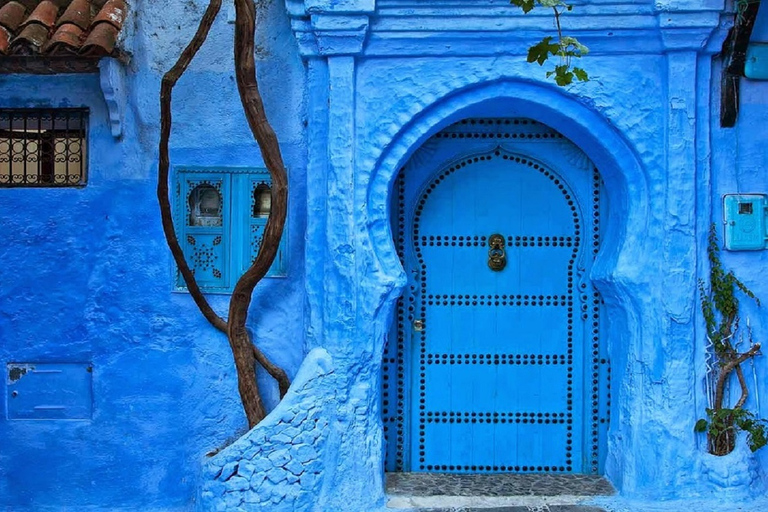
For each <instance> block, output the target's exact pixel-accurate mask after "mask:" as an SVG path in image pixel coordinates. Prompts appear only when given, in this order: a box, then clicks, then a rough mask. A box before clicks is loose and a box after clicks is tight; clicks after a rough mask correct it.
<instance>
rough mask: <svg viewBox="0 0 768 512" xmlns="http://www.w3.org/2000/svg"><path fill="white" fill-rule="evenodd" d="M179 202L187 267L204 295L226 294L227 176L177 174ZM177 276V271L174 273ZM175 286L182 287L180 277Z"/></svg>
mask: <svg viewBox="0 0 768 512" xmlns="http://www.w3.org/2000/svg"><path fill="white" fill-rule="evenodd" d="M177 176H178V179H179V180H180V182H181V183H180V191H181V201H180V202H179V204H178V205H177V215H178V219H177V226H178V227H180V228H181V229H179V230H178V233H179V242H180V244H181V247H182V249H183V251H184V256H185V257H186V259H187V263H188V264H189V266H190V268H191V269H192V271H193V272H194V274H195V278H196V279H197V282H198V284H199V285H200V288H202V289H203V290H205V291H213V292H226V291H229V289H230V287H231V270H230V264H229V257H230V255H229V251H230V249H229V247H230V232H229V222H230V207H231V203H232V197H231V189H230V183H229V182H230V179H229V176H227V175H225V174H221V173H198V172H180V173H179V174H178V175H177ZM177 274H178V271H177ZM177 285H178V286H179V287H182V288H183V287H184V282H183V280H182V279H181V276H180V275H178V277H177Z"/></svg>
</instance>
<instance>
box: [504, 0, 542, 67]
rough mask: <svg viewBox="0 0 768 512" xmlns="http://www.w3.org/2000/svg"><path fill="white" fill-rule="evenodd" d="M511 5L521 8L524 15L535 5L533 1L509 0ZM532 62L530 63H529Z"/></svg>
mask: <svg viewBox="0 0 768 512" xmlns="http://www.w3.org/2000/svg"><path fill="white" fill-rule="evenodd" d="M509 3H511V4H512V5H516V6H517V7H519V8H521V9H522V10H523V12H524V13H526V14H527V13H529V12H531V10H532V9H533V7H534V6H535V5H536V1H535V0H510V2H509ZM529 62H532V61H529Z"/></svg>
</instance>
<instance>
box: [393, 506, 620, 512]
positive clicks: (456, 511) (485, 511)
mask: <svg viewBox="0 0 768 512" xmlns="http://www.w3.org/2000/svg"><path fill="white" fill-rule="evenodd" d="M393 510H396V509H393ZM409 510H410V512H606V511H605V509H602V508H597V507H587V506H581V505H552V506H549V505H543V506H531V507H492V508H476V507H473V508H465V507H460V508H455V507H452V508H418V509H409Z"/></svg>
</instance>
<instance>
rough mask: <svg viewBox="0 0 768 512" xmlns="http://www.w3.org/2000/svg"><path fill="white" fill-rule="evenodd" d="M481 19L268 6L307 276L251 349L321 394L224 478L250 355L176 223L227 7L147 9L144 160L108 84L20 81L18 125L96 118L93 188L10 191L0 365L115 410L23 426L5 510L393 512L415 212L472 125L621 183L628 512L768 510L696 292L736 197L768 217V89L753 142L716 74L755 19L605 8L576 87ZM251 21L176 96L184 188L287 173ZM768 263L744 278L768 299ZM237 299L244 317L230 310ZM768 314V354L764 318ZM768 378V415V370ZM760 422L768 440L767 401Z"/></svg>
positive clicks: (614, 422) (131, 76) (292, 409)
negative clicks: (407, 240) (396, 317)
mask: <svg viewBox="0 0 768 512" xmlns="http://www.w3.org/2000/svg"><path fill="white" fill-rule="evenodd" d="M416 4H418V6H417V5H416ZM474 4H475V5H473V6H468V5H466V4H462V5H461V6H458V7H457V6H456V3H455V2H443V1H438V0H424V1H422V2H404V1H396V0H378V1H374V0H345V1H329V0H328V1H325V0H306V1H300V0H287V1H286V2H285V3H283V2H282V1H279V0H272V1H267V2H260V5H263V6H264V9H265V13H266V14H265V17H264V18H263V19H262V20H261V22H260V27H261V28H262V31H261V32H260V35H259V40H258V48H257V56H258V58H259V62H260V68H259V76H260V78H261V79H262V80H263V81H262V93H263V95H264V99H265V103H266V107H267V112H268V114H269V115H270V118H271V119H272V120H273V124H274V125H275V128H276V130H277V132H278V136H279V137H280V140H281V142H282V145H283V151H284V154H285V158H286V164H287V166H288V168H289V174H290V179H291V183H290V185H291V192H290V206H291V211H290V214H289V228H288V236H289V241H288V248H289V253H290V258H289V272H288V277H287V278H285V279H271V280H268V281H267V282H265V283H263V285H261V286H260V288H259V290H257V292H256V298H255V300H254V305H253V309H252V316H251V323H252V326H253V328H254V329H255V332H256V338H257V340H258V343H259V344H260V345H261V346H262V347H263V348H264V350H265V352H266V353H267V354H269V355H270V356H271V357H272V358H273V359H274V360H275V362H277V363H278V364H281V365H282V366H284V367H285V368H286V369H287V370H288V372H289V374H290V375H291V376H295V378H296V380H295V383H294V386H293V388H292V390H291V392H290V393H289V395H288V396H287V397H286V398H285V399H284V401H283V402H281V403H280V404H279V405H278V406H277V408H276V409H275V410H274V413H273V414H272V415H270V416H269V417H268V418H267V419H266V420H265V421H264V423H262V424H261V425H259V426H257V427H256V428H254V429H253V430H251V431H250V432H248V433H247V434H245V435H244V436H243V437H241V438H240V439H238V440H237V441H235V442H234V443H232V444H231V445H230V446H228V447H227V448H225V449H224V450H223V451H221V452H220V453H218V454H217V455H215V456H213V457H206V456H205V454H206V453H208V452H210V451H212V450H214V449H216V448H218V447H220V446H222V445H224V444H228V443H229V442H230V441H232V440H233V436H236V435H239V434H242V433H243V430H242V429H243V425H244V420H243V416H242V412H241V410H240V406H239V403H238V400H237V394H236V385H235V380H234V370H233V366H232V361H231V354H230V352H229V349H228V347H227V344H226V340H224V339H223V338H222V337H221V335H220V334H218V333H217V332H215V331H214V330H213V329H212V328H210V327H209V326H208V325H206V324H205V322H204V320H203V319H202V318H201V317H200V315H199V314H198V313H197V311H196V309H195V308H194V306H193V305H192V303H191V301H190V299H189V297H188V296H187V295H185V294H180V293H172V292H171V288H172V279H171V260H170V257H169V254H168V251H167V248H166V247H165V244H164V241H163V237H162V233H161V229H160V224H159V215H158V209H157V206H156V200H155V197H154V193H155V192H154V187H155V183H154V176H155V172H156V166H157V152H156V145H157V140H158V133H159V132H158V124H159V119H158V93H159V81H160V77H161V75H162V73H163V72H164V71H165V70H167V69H168V68H169V67H170V65H171V64H172V62H173V59H174V58H175V56H176V55H177V54H178V53H179V51H180V50H181V49H182V48H183V46H184V45H185V44H186V42H187V41H188V39H189V38H190V36H191V34H192V32H193V31H194V28H195V23H196V20H198V19H199V17H200V15H201V13H202V10H203V8H204V2H203V1H201V0H194V1H191V2H182V1H172V2H162V3H161V2H151V1H149V0H144V1H135V2H133V3H132V14H131V18H130V24H129V25H130V26H129V28H128V29H127V31H126V32H127V33H126V39H125V41H124V47H125V48H126V49H127V50H129V51H131V52H132V54H133V58H132V61H131V63H130V65H129V66H128V67H127V69H126V76H127V81H126V84H127V91H128V102H127V103H128V108H127V110H126V112H125V119H124V123H123V128H124V130H125V133H124V135H123V136H122V138H121V139H120V140H116V139H114V138H113V137H112V135H111V134H110V133H109V130H108V127H107V111H106V106H105V104H104V100H103V98H102V96H101V92H100V88H99V82H98V77H96V76H79V77H76V76H60V77H56V79H55V81H52V80H51V79H50V78H45V77H31V76H6V77H0V107H18V106H41V105H45V106H48V105H53V106H83V105H84V106H88V107H90V109H91V124H90V130H91V132H90V148H89V150H90V162H89V163H90V167H89V169H90V178H89V184H88V186H87V187H86V188H84V189H82V190H24V189H16V190H0V205H2V208H0V225H1V226H2V227H3V241H4V243H3V244H2V246H1V247H0V260H2V261H3V262H4V263H5V265H3V266H2V270H0V304H2V307H0V312H2V316H1V317H0V319H1V320H0V340H2V344H1V345H0V361H2V362H4V363H9V362H89V363H92V365H93V401H94V407H93V419H92V420H90V421H72V422H43V421H40V422H29V421H9V420H7V419H2V420H0V442H1V443H2V450H0V507H5V508H6V509H8V510H41V509H44V507H49V508H50V509H52V510H57V509H67V507H82V508H85V509H87V507H92V508H101V509H104V508H108V509H111V510H120V509H124V510H193V509H195V508H196V509H197V510H216V509H220V510H233V509H238V507H239V508H242V509H245V510H269V511H283V510H284V511H294V510H297V511H298V510H315V511H339V512H362V511H366V512H368V511H375V510H380V509H383V506H384V503H385V496H384V490H383V460H382V457H383V449H382V443H383V436H382V430H381V419H380V410H379V385H380V382H379V379H380V376H379V375H380V366H381V357H382V351H383V345H384V339H385V335H386V333H387V332H388V330H389V323H390V321H391V315H392V307H393V303H394V300H395V299H396V298H397V296H398V295H399V293H400V287H401V286H402V285H403V283H404V276H403V272H402V268H401V266H400V264H399V261H398V259H397V257H396V255H395V253H394V249H393V245H392V241H391V233H390V230H389V226H390V223H389V215H390V212H389V211H388V205H389V204H390V202H389V194H390V191H391V187H392V182H393V180H394V178H395V176H396V174H397V171H398V169H400V167H401V166H402V165H403V164H404V163H405V162H406V161H407V160H408V158H409V157H410V155H411V154H413V153H414V152H415V151H416V150H417V149H418V148H419V146H420V145H421V144H422V143H423V142H424V141H425V140H427V139H428V138H429V137H430V136H431V135H432V134H434V133H436V132H437V131H439V130H441V129H442V128H444V127H446V126H448V125H449V124H451V123H452V122H455V121H458V120H460V119H462V118H466V117H470V116H473V117H478V116H489V117H490V116H493V117H499V116H504V117H529V118H533V119H536V120H538V121H541V122H543V123H546V124H548V125H549V126H551V127H553V128H555V129H557V130H559V131H560V132H561V133H563V134H564V135H565V136H567V137H569V138H570V139H571V140H572V141H573V142H574V143H575V144H577V145H578V146H579V147H580V148H581V149H582V150H583V151H584V152H585V153H586V154H587V155H588V156H589V157H590V158H591V159H592V160H593V162H595V164H596V165H597V166H598V168H599V169H600V171H601V173H602V175H603V178H604V180H605V183H606V190H607V193H608V196H609V198H610V205H611V211H610V212H609V221H608V227H607V230H608V231H607V238H606V240H605V242H604V244H603V249H602V252H601V254H600V256H599V258H598V261H597V264H596V266H595V270H594V271H593V276H592V277H593V279H594V280H595V281H596V282H597V285H598V287H599V288H600V290H601V292H602V294H603V297H604V299H605V301H606V304H607V311H608V313H609V316H610V322H609V328H608V332H607V333H606V336H607V341H608V344H609V351H610V353H611V358H612V368H613V373H612V412H611V427H610V439H609V453H608V456H607V461H606V467H607V469H606V476H607V477H608V478H609V479H610V480H611V481H612V482H613V483H614V485H616V487H617V488H618V489H619V491H620V497H619V498H617V499H614V500H613V501H610V502H607V503H605V504H606V505H608V506H610V507H614V508H617V509H621V508H622V507H625V508H626V507H627V506H629V505H627V503H631V504H632V506H631V508H634V509H642V508H644V507H645V508H648V509H649V510H651V509H653V506H654V505H653V504H654V503H657V502H659V501H661V500H664V501H665V502H667V501H668V505H665V507H666V508H665V510H672V509H676V508H679V509H681V510H682V509H684V508H689V505H686V504H685V503H686V502H684V501H680V500H693V499H695V500H698V502H697V503H704V504H705V505H702V506H704V507H709V508H713V509H715V508H717V507H718V506H719V505H718V503H719V501H720V499H721V498H722V497H723V496H727V497H728V499H729V500H730V502H729V505H728V506H731V504H732V502H745V503H751V505H744V506H745V507H748V506H754V507H758V508H756V510H757V509H759V507H761V506H765V503H764V501H763V502H760V501H755V499H756V498H759V497H760V496H764V495H765V493H766V488H768V469H767V468H768V455H767V454H765V453H760V454H757V455H755V456H753V455H750V454H748V453H746V452H744V451H743V450H742V451H739V452H738V453H736V454H734V455H733V456H731V457H730V459H729V461H726V462H727V463H728V464H730V463H732V464H735V466H733V467H737V468H739V467H741V468H745V469H744V470H743V471H740V472H738V473H736V474H735V475H732V476H729V474H728V470H727V469H726V468H724V467H723V466H724V464H725V463H724V461H723V460H715V459H714V458H713V457H711V456H709V455H707V454H706V453H705V449H704V440H703V438H701V437H699V436H696V435H695V434H694V433H693V425H694V423H695V421H696V420H697V419H698V418H700V417H701V416H702V414H703V409H704V407H705V405H704V389H703V384H702V378H703V376H704V351H703V347H704V334H703V330H702V329H703V327H702V322H701V318H700V314H699V312H698V305H697V297H696V283H697V279H698V278H700V277H702V276H705V275H706V259H705V248H706V233H707V230H708V227H709V225H710V223H711V222H716V223H718V224H719V223H720V222H721V220H722V208H721V205H720V201H721V195H722V194H724V193H730V192H768V190H766V189H767V188H768V182H767V181H766V180H765V176H764V170H765V168H766V166H767V165H768V152H766V151H765V150H764V147H765V143H766V137H765V135H764V132H763V131H762V130H760V129H758V128H756V127H761V126H764V125H765V123H766V121H768V89H766V87H768V86H766V85H765V84H764V83H757V82H750V81H743V82H742V100H741V105H742V108H741V114H740V120H739V122H738V124H737V126H736V127H735V128H733V129H721V128H720V127H719V124H718V115H719V103H718V97H719V89H718V88H719V85H718V84H719V76H720V75H719V73H720V68H719V62H718V61H717V60H716V59H715V58H714V54H715V53H716V52H717V51H718V50H719V48H720V44H721V42H722V39H723V37H724V35H725V31H726V29H727V27H728V23H729V20H730V19H731V16H726V15H722V14H721V13H722V10H723V7H724V6H723V4H722V2H718V1H715V0H705V1H693V0H691V1H678V2H656V3H652V2H644V1H633V2H626V3H623V4H622V3H611V4H605V3H603V2H599V1H594V2H590V3H589V4H587V5H585V6H579V7H578V8H577V10H576V13H575V14H573V15H569V16H568V17H566V27H569V29H570V32H572V33H573V34H574V35H576V36H578V37H579V38H580V39H582V40H583V42H585V43H586V44H587V45H589V46H590V48H591V49H592V53H591V55H590V57H589V58H588V60H586V61H585V66H586V67H587V69H588V71H589V73H590V75H591V76H592V78H593V79H592V81H590V82H589V83H587V84H581V85H577V86H573V87H570V88H567V89H558V88H557V87H554V86H553V85H551V84H549V83H548V82H546V81H545V80H544V76H543V75H544V72H543V70H542V69H541V68H539V67H538V66H535V65H533V66H532V65H529V64H527V63H526V62H525V48H526V46H527V45H528V44H530V43H531V42H532V41H536V40H537V39H538V38H540V37H541V35H543V34H544V33H545V30H547V29H548V27H549V26H550V24H551V20H549V18H546V17H541V16H538V15H536V14H535V13H534V14H532V15H528V16H522V15H520V14H519V13H517V12H516V11H514V10H511V9H510V8H509V7H508V4H507V2H506V1H503V0H487V1H483V2H475V3H474ZM286 7H287V11H288V13H287V14H286ZM417 7H418V8H417ZM227 9H228V8H227V7H226V6H225V12H224V13H223V14H222V16H221V17H220V19H219V20H218V21H217V23H216V25H215V26H214V29H213V31H212V33H211V36H210V39H209V41H208V42H207V43H206V45H205V46H204V47H203V49H202V50H201V52H200V55H199V56H198V58H197V59H196V60H195V62H194V63H193V64H192V66H191V68H190V70H189V71H188V73H187V74H186V75H185V76H184V78H182V80H181V81H180V82H179V85H178V87H177V88H176V90H175V93H174V99H175V111H174V131H173V138H172V141H171V146H172V164H173V165H180V166H182V165H195V166H221V165H233V166H254V165H259V164H260V156H259V153H258V150H257V148H256V146H255V144H254V143H253V142H252V139H251V137H250V135H249V133H248V132H247V130H246V129H245V123H244V118H243V115H242V113H241V110H240V106H239V100H238V98H237V95H236V88H235V84H234V76H233V72H232V57H231V53H232V52H231V38H232V25H231V24H230V23H229V22H228V19H227V18H228V17H230V16H231V14H230V12H227ZM598 14H599V15H600V16H597V15H598ZM427 16H429V17H428V18H427ZM766 258H768V256H766V255H765V253H764V252H750V253H734V254H726V255H725V256H724V261H725V263H726V264H727V265H728V266H730V267H732V268H733V269H734V270H735V271H736V273H737V274H738V275H739V276H740V277H741V278H742V279H743V280H744V281H745V282H746V283H747V284H748V285H749V286H750V287H751V288H752V289H753V290H754V291H755V292H756V293H757V294H758V296H761V297H768V284H766V283H764V282H763V280H761V279H760V276H762V275H764V273H765V272H766V271H768V260H767V259H766ZM212 301H213V303H214V307H216V308H217V309H218V310H219V311H222V312H223V311H224V310H225V308H226V297H222V296H217V297H213V298H212ZM747 314H748V315H749V318H750V321H751V324H752V326H753V329H754V335H755V338H756V339H758V340H765V339H768V324H767V323H766V321H765V313H764V312H761V311H760V310H756V309H751V310H747ZM307 354H308V355H307ZM305 355H306V357H305ZM300 366H301V369H299V368H300ZM756 369H757V371H758V374H759V375H763V377H762V378H761V379H759V381H758V382H757V385H756V388H755V391H757V392H756V393H753V395H752V397H751V398H750V404H751V406H752V407H754V408H755V409H758V404H757V397H758V395H759V396H760V397H768V380H767V379H765V378H764V375H765V372H766V371H767V370H768V363H766V361H765V360H763V359H759V360H758V361H756ZM22 378H23V377H22ZM261 382H262V383H263V384H264V387H265V389H266V394H267V398H268V401H269V402H270V404H271V405H274V404H275V402H276V396H275V395H276V390H275V389H274V386H273V385H272V383H270V382H269V380H268V379H266V378H263V379H262V380H261ZM6 386H7V384H6V383H4V384H3V387H2V391H3V396H5V394H6V393H5V390H6ZM758 412H759V413H760V414H761V415H762V416H764V417H765V416H768V405H767V404H766V403H765V400H763V401H762V402H761V403H760V404H759V411H758ZM727 467H731V466H727ZM744 475H746V477H745V476H744Z"/></svg>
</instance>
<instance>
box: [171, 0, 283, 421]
mask: <svg viewBox="0 0 768 512" xmlns="http://www.w3.org/2000/svg"><path fill="white" fill-rule="evenodd" d="M235 8H236V22H235V24H236V25H235V67H236V68H237V84H238V90H239V92H240V97H241V101H242V103H243V108H244V110H245V115H246V118H247V119H248V124H249V126H250V128H251V131H252V132H253V135H254V137H255V139H256V142H257V143H258V145H259V148H260V150H261V152H262V155H263V158H264V162H265V164H266V166H267V170H268V171H269V173H270V175H271V177H272V211H271V213H270V216H269V218H268V219H267V225H266V227H265V230H264V237H263V239H262V244H261V247H260V249H259V253H258V255H257V257H256V260H255V261H254V262H253V264H252V265H251V267H250V268H249V269H248V270H247V271H246V272H245V274H243V275H242V276H241V277H240V279H239V280H238V282H237V284H236V285H235V290H234V292H233V294H232V297H231V299H230V306H229V320H224V319H223V318H221V317H220V316H219V315H217V314H216V313H215V312H214V311H213V308H211V306H210V304H209V303H208V301H207V299H206V298H205V296H204V295H203V293H202V291H201V290H200V287H199V286H198V284H197V280H196V279H195V276H194V274H193V273H192V271H191V270H190V268H189V265H188V264H187V262H186V259H185V258H184V253H183V251H182V249H181V246H180V245H179V241H178V238H177V236H176V230H175V227H174V224H173V216H172V213H171V205H170V200H169V190H168V173H169V169H170V159H169V151H168V145H169V140H170V134H171V125H172V113H171V104H172V101H171V100H172V93H173V88H174V86H175V85H176V83H177V82H178V80H179V78H181V76H182V75H183V74H184V72H185V71H186V69H187V68H188V67H189V64H190V63H191V62H192V59H193V58H194V56H195V54H196V53H197V52H198V50H200V47H201V46H202V45H203V43H204V42H205V40H206V38H207V37H208V33H209V32H210V29H211V26H212V25H213V22H214V20H215V19H216V16H217V15H218V13H219V11H220V10H221V0H211V1H210V3H209V5H208V8H207V9H206V11H205V14H204V15H203V18H202V19H201V20H200V25H199V26H198V29H197V32H196V33H195V35H194V37H193V38H192V40H191V41H190V43H189V45H187V47H186V48H185V49H184V51H183V52H182V54H181V56H180V57H179V59H178V61H177V62H176V64H174V66H173V67H172V68H171V69H170V70H169V71H168V72H167V73H166V74H165V75H164V76H163V80H162V85H161V89H160V118H161V131H160V164H159V170H158V184H157V197H158V201H159V203H160V213H161V218H162V223H163V231H164V233H165V237H166V240H167V242H168V247H169V248H170V250H171V254H172V255H173V258H174V260H175V261H176V264H177V265H178V268H179V271H180V273H181V275H182V277H183V279H184V282H185V284H186V285H187V289H188V290H189V292H190V294H191V295H192V298H193V299H194V301H195V304H197V306H198V308H199V309H200V311H201V312H202V314H203V316H204V317H205V318H206V319H207V320H208V321H209V322H210V323H211V324H212V325H213V326H214V327H215V328H217V329H218V330H220V331H222V332H224V333H226V334H227V339H228V340H229V344H230V348H231V349H232V354H233V356H234V360H235V368H236V369H237V378H238V390H239V392H240V398H241V401H242V404H243V409H244V410H245V415H246V418H247V419H248V426H249V428H252V427H253V426H254V425H256V424H257V423H259V422H260V421H261V420H262V419H263V418H264V416H265V415H266V411H265V409H264V404H263V402H262V400H261V394H260V392H259V387H258V383H257V382H256V368H255V363H256V362H258V363H259V364H260V365H261V366H262V367H264V369H265V370H266V371H267V372H268V373H269V374H270V375H271V376H272V377H273V378H274V379H275V380H276V381H277V383H278V386H279V389H280V396H281V397H282V396H284V395H285V393H286V392H287V391H288V387H289V386H290V380H289V379H288V376H287V375H286V373H285V372H284V371H283V370H282V369H281V368H280V367H278V366H277V365H275V364H273V363H272V362H271V361H270V360H269V359H268V358H267V357H266V356H265V355H264V354H263V353H262V352H261V351H260V350H259V349H258V347H256V346H255V345H254V344H253V342H252V340H251V338H250V335H249V334H248V331H247V329H246V327H245V324H246V321H247V319H248V307H249V306H250V303H251V296H252V294H253V290H254V288H255V287H256V285H257V284H258V283H259V281H260V280H261V279H262V278H263V277H264V276H265V275H266V274H267V271H268V270H269V267H270V266H271V265H272V262H273V261H274V259H275V257H276V256H277V251H278V247H279V244H280V238H281V236H282V233H283V228H284V226H285V217H286V213H287V204H288V179H287V175H286V172H285V168H284V165H283V160H282V155H281V154H280V146H279V144H278V140H277V136H276V135H275V133H274V130H273V129H272V127H271V126H270V124H269V122H268V121H267V118H266V115H265V112H264V106H263V103H262V101H261V96H260V94H259V90H258V84H257V82H256V64H255V61H254V57H253V52H254V31H255V28H256V27H255V25H256V23H255V17H256V10H255V7H254V4H253V3H252V2H251V1H250V0H243V1H241V0H235Z"/></svg>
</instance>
